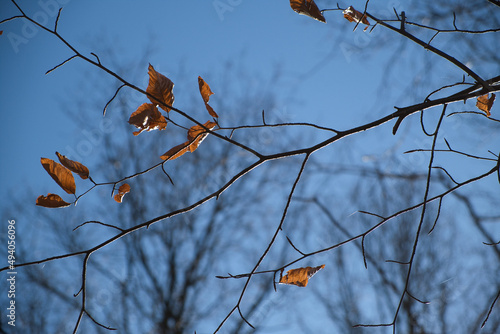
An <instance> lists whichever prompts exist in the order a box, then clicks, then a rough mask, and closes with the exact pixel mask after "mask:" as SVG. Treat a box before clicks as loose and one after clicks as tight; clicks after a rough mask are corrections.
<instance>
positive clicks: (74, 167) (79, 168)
mask: <svg viewBox="0 0 500 334" xmlns="http://www.w3.org/2000/svg"><path fill="white" fill-rule="evenodd" d="M56 155H57V157H58V158H59V162H61V164H62V165H63V166H64V167H66V168H67V169H69V170H70V171H72V172H73V173H76V174H78V175H80V177H81V178H82V179H84V180H85V179H88V177H89V169H88V168H87V167H85V166H84V165H83V164H81V163H79V162H78V161H73V160H70V159H68V158H66V157H65V156H64V155H62V154H60V153H59V152H56Z"/></svg>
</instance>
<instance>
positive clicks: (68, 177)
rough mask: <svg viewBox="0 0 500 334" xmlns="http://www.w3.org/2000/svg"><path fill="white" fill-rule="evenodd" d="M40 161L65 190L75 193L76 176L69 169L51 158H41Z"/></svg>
mask: <svg viewBox="0 0 500 334" xmlns="http://www.w3.org/2000/svg"><path fill="white" fill-rule="evenodd" d="M40 161H41V163H42V166H43V168H45V170H46V171H47V173H49V175H50V176H51V177H52V179H54V181H56V183H57V184H58V185H59V186H60V187H61V188H62V189H63V190H64V191H65V192H67V193H68V194H73V195H74V194H75V192H76V185H75V178H74V177H73V174H71V172H70V170H69V169H67V168H66V167H64V166H63V165H61V164H59V163H57V162H55V161H54V160H52V159H49V158H41V159H40Z"/></svg>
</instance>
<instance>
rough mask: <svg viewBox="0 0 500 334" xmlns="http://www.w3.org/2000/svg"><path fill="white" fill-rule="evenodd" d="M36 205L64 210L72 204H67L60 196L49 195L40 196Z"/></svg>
mask: <svg viewBox="0 0 500 334" xmlns="http://www.w3.org/2000/svg"><path fill="white" fill-rule="evenodd" d="M36 205H38V206H43V207H45V208H64V207H67V206H70V205H71V204H70V203H67V202H65V201H64V200H63V199H62V198H61V197H60V196H59V195H56V194H50V193H49V194H47V196H43V195H40V196H38V198H37V199H36Z"/></svg>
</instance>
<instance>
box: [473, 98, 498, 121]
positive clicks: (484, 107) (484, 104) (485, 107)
mask: <svg viewBox="0 0 500 334" xmlns="http://www.w3.org/2000/svg"><path fill="white" fill-rule="evenodd" d="M488 95H489V94H486V95H482V96H479V97H478V98H477V102H476V107H478V108H479V110H481V111H484V112H485V113H486V116H488V117H490V116H491V112H490V111H491V107H492V106H493V102H494V101H495V94H494V93H491V97H490V98H488Z"/></svg>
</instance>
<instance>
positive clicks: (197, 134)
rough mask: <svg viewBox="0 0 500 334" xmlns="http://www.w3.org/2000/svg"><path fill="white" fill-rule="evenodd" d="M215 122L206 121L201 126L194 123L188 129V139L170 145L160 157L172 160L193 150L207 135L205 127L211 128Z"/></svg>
mask: <svg viewBox="0 0 500 334" xmlns="http://www.w3.org/2000/svg"><path fill="white" fill-rule="evenodd" d="M216 125H217V124H216V123H215V122H211V121H207V122H206V123H205V124H203V126H201V125H194V126H192V127H191V128H189V130H188V135H187V138H188V140H187V141H186V142H184V143H183V144H180V145H177V146H174V147H172V148H171V149H170V150H168V151H167V152H165V153H164V154H163V155H162V156H161V157H160V158H161V159H163V160H174V159H177V158H178V157H180V156H181V155H183V154H184V153H186V152H194V151H195V150H196V149H197V148H198V146H200V144H201V142H202V141H203V140H204V139H205V138H206V137H207V135H208V132H207V130H206V129H209V130H212V129H213V128H215V126H216Z"/></svg>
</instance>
